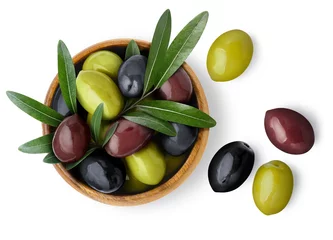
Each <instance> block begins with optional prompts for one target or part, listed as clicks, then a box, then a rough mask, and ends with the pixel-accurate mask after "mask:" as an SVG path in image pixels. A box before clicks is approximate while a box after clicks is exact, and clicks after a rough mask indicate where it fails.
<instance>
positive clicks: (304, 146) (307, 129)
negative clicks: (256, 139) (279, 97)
mask: <svg viewBox="0 0 333 240" xmlns="http://www.w3.org/2000/svg"><path fill="white" fill-rule="evenodd" d="M265 131H266V134H267V137H268V139H269V140H270V141H271V142H272V144H273V145H274V146H275V147H277V148H278V149H280V150H281V151H283V152H286V153H290V154H303V153H306V152H308V151H309V150H310V149H311V148H312V146H313V145H314V142H315V134H314V131H313V128H312V126H311V123H310V122H309V121H308V120H307V119H306V118H305V117H304V116H303V115H302V114H300V113H298V112H296V111H294V110H291V109H287V108H275V109H272V110H269V111H267V112H266V115H265Z"/></svg>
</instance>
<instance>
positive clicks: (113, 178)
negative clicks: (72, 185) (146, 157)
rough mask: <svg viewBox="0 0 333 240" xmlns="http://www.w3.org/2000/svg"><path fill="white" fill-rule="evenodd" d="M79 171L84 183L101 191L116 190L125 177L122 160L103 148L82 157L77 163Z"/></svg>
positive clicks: (121, 184) (109, 191) (111, 191)
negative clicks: (78, 163) (84, 157)
mask: <svg viewBox="0 0 333 240" xmlns="http://www.w3.org/2000/svg"><path fill="white" fill-rule="evenodd" d="M79 172H80V175H81V179H83V181H84V182H85V183H86V184H88V185H89V186H90V187H92V188H93V189H95V190H96V191H99V192H102V193H113V192H115V191H117V190H118V189H120V188H121V187H122V186H123V184H124V182H125V179H126V169H125V165H124V163H123V161H122V160H121V159H119V158H113V157H111V156H110V155H108V154H107V153H106V152H105V151H103V150H98V151H95V152H93V153H92V154H91V155H89V156H88V157H87V158H86V159H84V160H83V161H82V162H81V163H80V165H79Z"/></svg>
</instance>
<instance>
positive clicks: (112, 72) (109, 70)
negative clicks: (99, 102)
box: [82, 50, 123, 81]
mask: <svg viewBox="0 0 333 240" xmlns="http://www.w3.org/2000/svg"><path fill="white" fill-rule="evenodd" d="M122 63H123V60H122V59H121V58H120V57H119V56H118V55H117V54H115V53H113V52H111V51H107V50H101V51H97V52H94V53H92V54H90V55H89V56H88V58H87V59H86V60H85V61H84V63H83V66H82V70H95V71H99V72H102V73H105V74H106V75H108V76H109V77H110V78H111V79H112V80H113V81H117V77H118V71H119V68H120V65H121V64H122Z"/></svg>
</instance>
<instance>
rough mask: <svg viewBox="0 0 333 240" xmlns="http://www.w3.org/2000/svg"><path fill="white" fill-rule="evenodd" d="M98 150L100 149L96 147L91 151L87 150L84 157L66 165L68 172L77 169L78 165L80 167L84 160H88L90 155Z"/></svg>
mask: <svg viewBox="0 0 333 240" xmlns="http://www.w3.org/2000/svg"><path fill="white" fill-rule="evenodd" d="M96 149H98V147H96V146H94V147H92V148H90V149H88V150H87V152H86V154H84V156H83V157H82V158H81V159H80V160H79V161H76V162H72V163H67V164H65V168H66V170H71V169H73V168H75V167H76V166H77V165H79V164H80V163H81V162H82V161H83V160H84V159H86V158H87V157H88V156H89V155H90V154H92V153H93V152H94V151H95V150H96Z"/></svg>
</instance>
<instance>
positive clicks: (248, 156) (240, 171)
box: [208, 141, 254, 192]
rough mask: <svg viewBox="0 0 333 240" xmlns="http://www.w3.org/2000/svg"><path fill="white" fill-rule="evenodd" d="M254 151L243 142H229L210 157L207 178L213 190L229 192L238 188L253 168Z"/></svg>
mask: <svg viewBox="0 0 333 240" xmlns="http://www.w3.org/2000/svg"><path fill="white" fill-rule="evenodd" d="M253 164H254V152H253V150H252V148H251V147H250V146H249V145H248V144H247V143H245V142H242V141H235V142H230V143H228V144H226V145H224V146H223V147H221V148H220V149H219V150H218V151H217V152H216V154H215V155H214V157H213V158H212V160H211V162H210V164H209V168H208V179H209V183H210V186H211V188H212V189H213V191H215V192H230V191H233V190H235V189H237V188H239V187H240V186H241V185H242V184H243V183H244V182H245V181H246V179H247V178H248V177H249V175H250V174H251V171H252V169H253Z"/></svg>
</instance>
